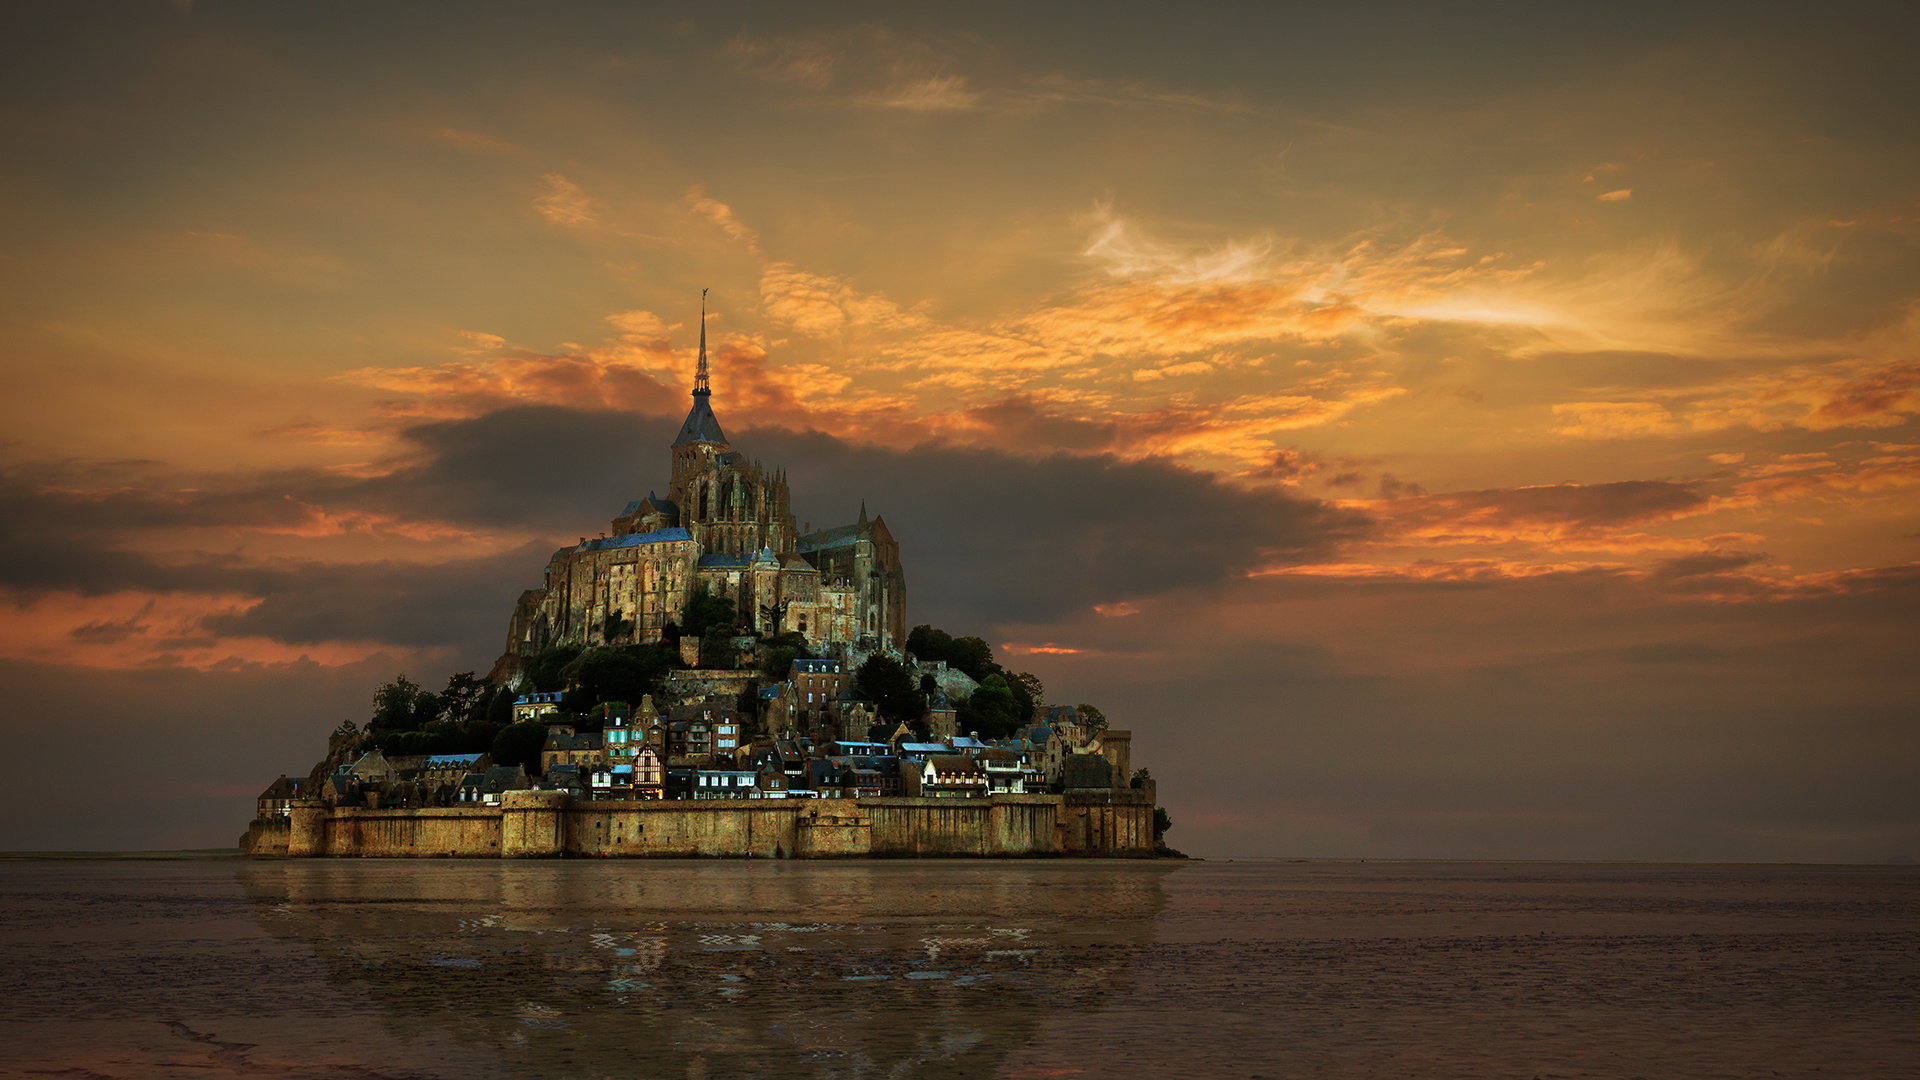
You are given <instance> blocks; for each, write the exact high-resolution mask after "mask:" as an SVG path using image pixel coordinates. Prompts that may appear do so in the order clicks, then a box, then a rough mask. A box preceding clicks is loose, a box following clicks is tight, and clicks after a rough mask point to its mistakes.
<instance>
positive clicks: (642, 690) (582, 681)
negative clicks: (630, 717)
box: [572, 645, 674, 707]
mask: <svg viewBox="0 0 1920 1080" xmlns="http://www.w3.org/2000/svg"><path fill="white" fill-rule="evenodd" d="M673 666H674V657H673V654H671V653H669V652H668V651H667V650H666V649H664V648H661V647H660V646H658V645H624V646H612V645H610V646H604V647H602V648H598V649H592V650H589V651H588V652H585V653H582V654H581V656H580V662H579V663H578V664H577V665H576V666H575V667H574V669H573V676H572V681H573V687H574V690H575V691H576V692H577V693H578V696H579V698H580V699H581V700H580V705H581V706H582V707H586V706H592V705H597V704H599V703H600V702H603V701H639V700H640V699H641V698H642V697H645V696H646V695H648V694H652V693H656V692H658V690H659V686H660V680H661V679H663V678H665V677H666V674H667V672H668V671H670V670H672V669H673Z"/></svg>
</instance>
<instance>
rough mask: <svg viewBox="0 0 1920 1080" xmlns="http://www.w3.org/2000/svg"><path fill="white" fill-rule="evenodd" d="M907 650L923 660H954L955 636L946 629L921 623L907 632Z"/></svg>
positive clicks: (917, 658)
mask: <svg viewBox="0 0 1920 1080" xmlns="http://www.w3.org/2000/svg"><path fill="white" fill-rule="evenodd" d="M907 651H908V652H910V653H912V654H913V656H914V659H916V660H921V661H932V660H946V661H949V662H950V661H952V660H953V638H952V636H951V635H949V634H948V633H947V632H946V631H945V630H940V629H936V628H934V627H931V626H928V625H927V624H926V623H921V624H920V625H919V626H916V627H914V628H913V629H912V630H911V631H910V632H908V634H907Z"/></svg>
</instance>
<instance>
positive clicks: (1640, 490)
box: [1381, 477, 1707, 529]
mask: <svg viewBox="0 0 1920 1080" xmlns="http://www.w3.org/2000/svg"><path fill="white" fill-rule="evenodd" d="M1390 479H1391V478H1390V477H1382V479H1381V491H1382V494H1383V495H1386V494H1387V491H1388V488H1389V486H1390V485H1389V480H1390ZM1399 501H1400V502H1401V503H1402V504H1403V507H1402V508H1399V509H1396V511H1395V512H1396V514H1399V515H1408V516H1411V517H1415V518H1422V519H1428V520H1446V519H1449V518H1455V519H1469V518H1470V519H1471V520H1474V521H1476V522H1481V523H1501V524H1509V525H1536V526H1537V525H1561V526H1568V527H1573V528H1578V529H1604V528H1617V527H1619V526H1624V525H1636V524H1641V523H1645V522H1656V521H1666V520H1670V519H1672V518H1675V517H1679V516H1683V515H1685V514H1688V513H1693V512H1696V511H1699V510H1702V509H1705V507H1706V505H1707V496H1706V495H1705V494H1703V493H1702V492H1700V491H1699V490H1698V489H1697V488H1696V487H1695V486H1694V485H1693V484H1689V483H1680V482H1676V481H1672V480H1622V481H1618V482H1616V483H1611V484H1548V485H1543V486H1540V487H1519V488H1489V489H1485V490H1481V491H1455V492H1448V493H1446V494H1444V495H1424V496H1418V497H1408V496H1407V495H1406V494H1404V493H1403V494H1402V497H1401V498H1400V500H1399Z"/></svg>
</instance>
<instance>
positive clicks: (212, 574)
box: [0, 407, 1368, 646]
mask: <svg viewBox="0 0 1920 1080" xmlns="http://www.w3.org/2000/svg"><path fill="white" fill-rule="evenodd" d="M675 430H676V425H674V424H673V423H671V422H670V421H660V420H650V419H643V418H635V417H633V416H630V415H626V414H619V413H609V412H592V411H580V410H573V409H564V408H554V407H535V408H516V409H508V410H503V411H501V412H497V413H492V414H489V415H486V416H481V417H478V418H475V419H471V420H459V421H449V422H443V423H435V424H426V425H421V426H419V427H415V428H413V429H410V430H409V431H408V432H407V437H408V439H409V440H410V441H411V443H412V444H413V445H414V446H415V447H416V448H417V457H416V458H415V460H413V461H411V462H410V463H408V464H406V465H404V466H403V467H401V468H398V469H396V470H394V471H393V472H391V473H389V474H388V475H385V476H381V477H375V478H372V479H350V478H349V479H343V478H341V477H338V476H335V475H332V474H327V473H323V472H319V471H310V472H298V471H289V472H279V473H273V474H260V475H255V476H250V477H247V476H243V477H239V478H232V477H229V478H225V480H224V483H226V484H227V485H228V489H227V490H210V489H209V486H210V485H211V483H212V482H211V481H207V480H204V479H203V480H200V481H195V482H192V483H188V482H183V481H182V480H181V479H180V478H178V477H173V478H168V477H165V476H160V477H157V478H156V477H151V476H145V475H143V476H140V477H133V476H128V477H122V478H121V479H122V481H123V483H121V484H119V485H118V486H111V487H102V486H100V485H97V484H96V485H94V486H92V487H85V488H83V487H79V486H76V485H66V486H56V485H49V484H46V483H34V482H28V481H26V480H24V479H22V478H19V477H16V478H14V480H13V482H12V483H11V484H9V485H7V486H6V487H5V489H4V492H0V499H5V500H6V503H5V505H7V506H8V508H9V510H10V511H11V512H10V514H9V517H8V518H7V521H6V525H5V526H0V557H3V558H0V563H4V565H5V566H7V568H8V569H7V570H6V571H0V584H7V585H11V586H13V587H15V588H18V589H28V590H34V589H49V588H66V589H78V590H81V591H85V592H111V591H115V590H120V589H132V588H139V589H151V590H157V591H175V590H187V591H193V590H199V591H221V592H238V593H242V594H245V595H252V596H259V597H263V598H264V602H263V603H262V604H261V605H259V606H258V607H256V608H254V609H252V610H251V611H249V612H247V613H246V614H244V615H238V616H233V617H227V618H222V619H220V620H218V621H217V623H216V624H210V626H209V629H210V630H214V631H217V632H220V633H248V634H263V635H266V636H268V637H272V638H275V639H277V640H281V641H286V642H290V643H296V644H306V643H312V642H317V641H324V640H373V641H382V642H390V643H394V644H396V645H409V646H413V645H428V644H432V645H446V644H456V643H470V642H472V641H474V640H475V634H476V631H474V630H473V626H475V625H481V626H484V627H485V628H486V629H485V633H484V636H485V637H487V638H491V637H492V636H494V635H495V634H496V633H499V632H504V626H505V620H506V618H507V616H508V614H509V613H510V611H511V608H512V604H513V601H514V598H515V597H516V596H517V595H518V593H519V591H520V589H522V588H529V587H533V586H537V585H539V584H540V583H541V574H542V571H543V570H544V569H545V566H546V561H547V557H548V555H549V554H550V553H551V550H552V549H551V547H548V546H546V545H544V544H541V543H534V544H532V545H530V546H528V547H526V548H523V549H522V550H520V551H516V552H513V553H510V554H507V555H500V556H490V557H487V558H484V559H465V560H453V561H444V562H438V563H434V564H433V565H419V564H416V563H412V562H401V561H393V562H381V563H373V564H358V565H343V564H322V563H316V562H308V561H298V560H286V559H275V560H262V559H252V558H248V557H245V556H242V555H238V554H209V555H201V556H197V557H193V558H188V559H178V560H162V559H160V558H159V557H157V556H154V555H151V554H148V553H147V551H146V548H145V543H144V539H145V537H144V534H146V533H148V532H150V531H153V530H158V529H165V528H170V527H171V528H180V527H204V526H208V525H220V526H230V527H234V528H246V527H256V528H258V527H268V528H288V527H293V526H297V525H300V524H303V523H307V522H310V521H313V520H317V519H318V516H319V515H321V514H330V515H341V514H346V513H353V512H358V513H373V514H383V515H392V516H394V517H396V518H398V519H399V520H401V521H403V522H434V523H452V524H456V525H460V526H465V527H473V528H482V529H507V528H511V529H521V530H526V531H529V532H533V533H536V534H546V535H549V536H553V537H555V538H556V539H558V540H560V541H561V542H568V541H570V540H571V539H572V537H573V536H577V535H593V534H596V533H598V532H600V531H602V530H604V529H605V528H607V523H608V521H609V520H610V519H611V518H613V517H614V516H615V515H616V514H618V513H619V511H620V509H621V508H622V507H623V506H624V505H625V504H626V503H627V501H628V500H630V499H635V498H638V497H640V496H642V495H645V494H646V493H648V492H649V491H662V492H664V491H665V490H666V488H667V482H668V479H669V469H670V464H669V457H668V448H669V445H670V443H671V441H672V438H673V433H674V431H675ZM731 438H732V439H733V443H734V446H735V448H736V449H738V450H739V451H740V452H742V453H744V454H746V455H748V456H749V457H753V458H758V459H760V460H762V461H764V462H765V463H766V464H767V465H768V466H770V467H771V466H775V465H779V466H784V467H785V468H786V469H787V470H788V473H789V476H790V480H791V484H792V488H793V507H794V512H795V515H796V516H797V517H799V518H800V519H801V520H802V521H803V522H810V523H811V524H812V525H813V526H814V527H815V528H826V527H830V526H833V525H840V524H845V523H848V522H850V521H852V520H854V519H855V518H856V517H857V515H858V513H859V508H860V506H861V503H862V502H863V501H864V502H865V504H866V505H867V507H868V509H869V511H870V512H871V513H872V514H874V515H876V516H884V517H885V519H886V521H887V523H888V526H889V527H890V528H891V529H892V531H893V533H894V535H895V537H896V538H897V539H899V540H900V542H901V545H902V552H903V558H904V561H905V563H906V567H907V575H908V590H907V593H908V605H909V615H910V617H911V618H913V619H914V620H915V621H929V620H930V621H937V622H941V623H945V624H951V625H952V626H954V627H955V628H956V629H968V630H977V629H979V628H981V627H982V626H983V625H984V624H985V623H986V622H989V621H996V620H1008V619H1014V620H1018V619H1039V618H1049V617H1052V616H1055V615H1058V614H1060V613H1062V612H1065V611H1069V610H1072V609H1074V608H1078V607H1086V606H1090V605H1092V604H1095V603H1103V602H1108V601H1112V600H1115V599H1118V598H1128V597H1139V596H1143V595H1150V594H1153V593H1157V592H1161V591H1164V590H1167V589H1172V588H1181V587H1190V586H1197V585H1209V584H1213V583H1216V582H1219V581H1222V580H1225V579H1227V578H1230V577H1233V576H1235V575H1238V574H1241V573H1244V572H1246V571H1248V570H1250V569H1253V568H1255V567H1258V566H1261V565H1265V564H1268V563H1272V562H1279V561H1287V560H1301V559H1309V558H1313V557H1316V556H1319V555H1324V554H1326V553H1327V552H1328V551H1330V550H1331V548H1332V546H1333V545H1334V544H1336V543H1337V542H1338V541H1340V540H1342V539H1345V538H1349V537H1353V536H1356V535H1358V534H1360V533H1361V532H1362V531H1364V530H1365V529H1366V528H1367V527H1368V522H1367V521H1366V519H1365V518H1363V517H1361V516H1360V515H1358V514H1356V513H1353V512H1350V511H1343V510H1338V509H1334V508H1331V507H1329V506H1327V505H1325V504H1323V503H1319V502H1315V501H1312V500H1308V499H1303V498H1298V497H1295V496H1292V495H1288V494H1285V493H1278V492H1273V491H1250V490H1246V489H1242V488H1238V487H1234V486H1231V485H1229V484H1226V483H1223V482H1221V481H1220V480H1218V479H1216V478H1215V477H1213V476H1211V475H1210V474H1207V473H1202V472H1195V471H1193V470H1190V469H1185V468H1182V467H1180V466H1177V465H1173V464H1170V463H1167V462H1164V461H1133V462H1129V461H1122V460H1119V459H1117V458H1113V457H1110V456H1104V455H1101V456H1084V455H1070V454H1065V453H1056V454H1053V455H1051V456H1047V457H1040V458H1031V457H1022V456H1018V455H1013V454H1008V453H1005V452H1001V451H996V450H985V449H975V448H967V447H959V446H952V445H946V444H938V443H935V444H927V445H923V446H919V447H916V448H914V449H911V450H905V451H898V450H889V449H884V448H878V447H857V446H852V445H849V444H847V443H844V442H842V441H840V440H838V439H835V438H833V437H831V436H828V435H824V434H819V433H807V434H801V433H795V432H790V431H785V430H781V429H764V430H751V429H743V430H738V431H735V432H733V433H732V434H731ZM42 479H44V478H42ZM188 486H197V487H200V488H201V490H198V491H181V490H179V489H180V488H181V487H188ZM289 508H291V509H289ZM421 562H423V563H433V562H434V561H433V560H425V559H423V560H421Z"/></svg>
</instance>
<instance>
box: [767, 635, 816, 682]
mask: <svg viewBox="0 0 1920 1080" xmlns="http://www.w3.org/2000/svg"><path fill="white" fill-rule="evenodd" d="M760 646H761V648H762V649H764V650H765V652H764V653H763V654H762V655H763V656H764V657H765V659H763V660H762V661H761V663H760V670H761V671H764V672H766V673H767V674H768V675H770V676H772V677H773V678H776V679H784V678H786V677H787V670H788V669H789V668H791V667H793V662H794V661H795V660H798V659H800V658H801V657H803V656H806V655H807V638H806V635H804V634H799V633H794V632H791V631H789V632H787V633H784V634H776V635H774V636H773V637H770V638H764V639H762V640H761V642H760Z"/></svg>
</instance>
